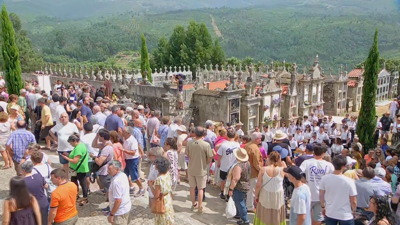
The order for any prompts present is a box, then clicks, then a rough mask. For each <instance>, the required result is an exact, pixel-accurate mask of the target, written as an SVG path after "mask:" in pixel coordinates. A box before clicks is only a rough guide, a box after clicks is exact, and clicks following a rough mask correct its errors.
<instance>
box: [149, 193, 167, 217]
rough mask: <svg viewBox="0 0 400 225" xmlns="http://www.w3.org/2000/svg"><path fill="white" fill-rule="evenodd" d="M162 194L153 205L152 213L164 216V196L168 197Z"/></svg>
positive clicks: (155, 199)
mask: <svg viewBox="0 0 400 225" xmlns="http://www.w3.org/2000/svg"><path fill="white" fill-rule="evenodd" d="M168 194H169V193H167V194H163V193H160V195H159V196H158V197H157V198H154V200H153V202H152V203H151V212H152V213H154V214H164V213H165V202H164V196H166V195H168Z"/></svg>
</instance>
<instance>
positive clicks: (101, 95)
mask: <svg viewBox="0 0 400 225" xmlns="http://www.w3.org/2000/svg"><path fill="white" fill-rule="evenodd" d="M97 97H102V98H103V99H104V92H103V91H102V90H98V91H97V92H96V95H95V96H94V100H95V101H96V99H97Z"/></svg>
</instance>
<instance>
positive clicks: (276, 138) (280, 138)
mask: <svg viewBox="0 0 400 225" xmlns="http://www.w3.org/2000/svg"><path fill="white" fill-rule="evenodd" d="M286 138H287V135H286V134H285V135H283V136H282V137H277V136H274V137H273V138H272V139H274V140H283V139H286Z"/></svg>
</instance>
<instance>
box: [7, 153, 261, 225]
mask: <svg viewBox="0 0 400 225" xmlns="http://www.w3.org/2000/svg"><path fill="white" fill-rule="evenodd" d="M46 153H47V154H49V156H50V159H51V160H52V162H54V163H53V166H54V167H60V165H59V164H56V163H58V156H57V155H55V153H50V152H48V151H46ZM2 165H3V162H0V168H1V167H2ZM148 165H149V164H148V163H143V168H142V170H143V171H144V172H145V174H146V175H145V176H144V177H147V174H148ZM14 175H15V172H14V170H13V169H8V170H3V171H1V172H0V180H2V181H3V185H1V186H0V213H2V212H3V207H2V206H3V200H4V199H5V198H6V197H7V196H8V190H9V184H8V181H9V179H10V178H11V177H12V176H14ZM90 189H91V190H92V193H91V194H90V196H89V204H88V205H86V206H84V207H79V206H77V208H78V212H79V220H78V225H88V224H99V225H100V224H107V218H106V217H105V216H104V215H103V214H102V212H101V209H102V208H104V207H106V206H107V203H105V202H104V200H105V196H104V195H101V194H99V192H95V191H96V190H98V186H97V184H91V186H90ZM218 194H219V191H218V189H217V188H216V187H213V186H212V185H209V186H208V187H207V191H206V202H205V203H204V213H203V214H202V215H199V214H197V213H196V212H192V211H190V207H191V202H190V194H189V185H188V183H185V182H182V183H181V184H180V185H178V186H177V188H176V190H175V192H174V193H173V196H174V198H173V199H174V203H173V204H174V210H175V224H191V225H201V224H215V225H217V224H218V225H219V224H221V225H222V224H236V220H234V219H233V220H228V219H226V217H225V216H224V212H225V204H226V203H225V202H223V201H221V200H220V199H219V198H218ZM131 200H132V204H133V207H132V210H131V213H130V222H129V224H135V225H137V224H146V225H150V224H154V221H153V214H152V213H151V211H150V208H149V206H148V193H146V195H145V196H144V197H139V198H133V197H132V199H131ZM249 217H250V221H253V218H254V214H250V215H249ZM0 220H1V219H0Z"/></svg>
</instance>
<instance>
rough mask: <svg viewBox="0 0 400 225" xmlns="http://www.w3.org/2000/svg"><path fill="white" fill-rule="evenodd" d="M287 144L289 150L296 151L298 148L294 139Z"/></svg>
mask: <svg viewBox="0 0 400 225" xmlns="http://www.w3.org/2000/svg"><path fill="white" fill-rule="evenodd" d="M289 143H290V148H291V149H296V148H297V146H298V144H297V141H296V139H294V138H292V140H289Z"/></svg>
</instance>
